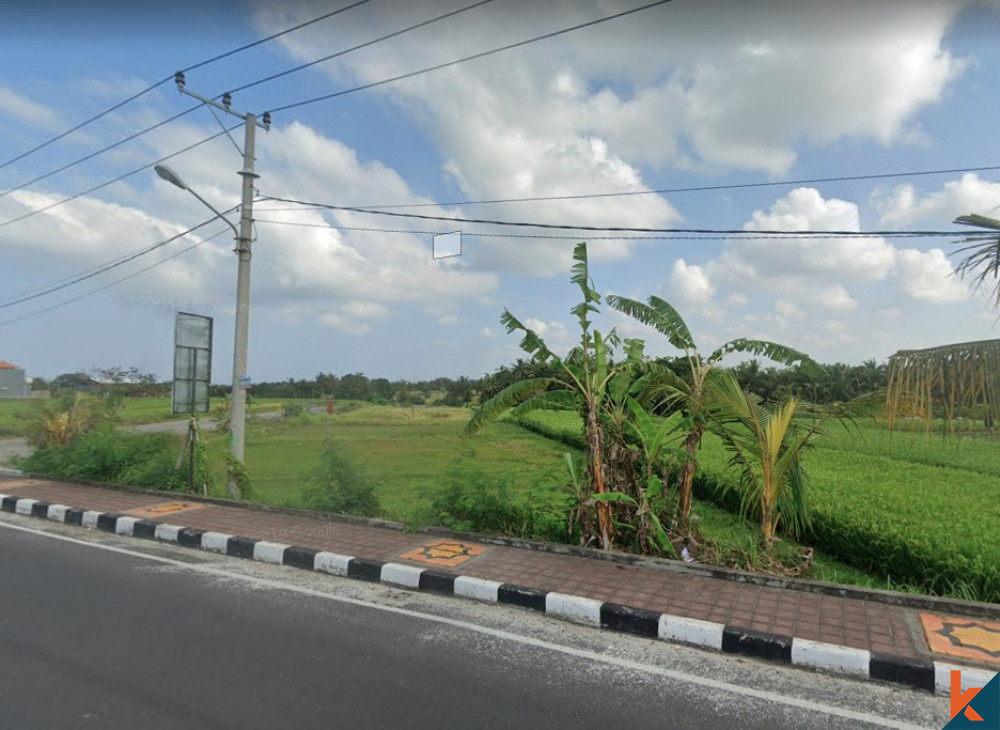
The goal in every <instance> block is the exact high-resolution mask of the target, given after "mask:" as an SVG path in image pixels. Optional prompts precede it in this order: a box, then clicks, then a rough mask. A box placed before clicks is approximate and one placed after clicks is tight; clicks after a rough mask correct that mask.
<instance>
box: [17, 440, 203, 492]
mask: <svg viewBox="0 0 1000 730" xmlns="http://www.w3.org/2000/svg"><path fill="white" fill-rule="evenodd" d="M182 447H183V439H181V438H179V437H177V436H176V435H174V434H164V433H156V434H147V433H143V434H139V433H127V432H121V431H117V430H116V429H115V428H114V426H113V425H112V424H111V423H105V424H102V425H100V426H97V427H96V428H95V429H94V430H92V431H90V432H88V433H85V434H83V435H80V436H78V437H76V438H74V439H72V440H71V441H69V442H68V443H66V444H62V445H51V446H46V447H43V448H40V449H37V450H36V451H35V452H34V453H33V454H32V455H31V456H29V457H27V458H25V459H18V460H17V462H16V464H15V465H16V466H17V468H19V469H23V470H24V471H26V472H29V473H32V474H44V475H46V476H51V477H54V478H57V479H58V478H65V479H82V480H90V481H99V482H108V483H111V484H128V485H131V486H136V487H150V488H153V489H164V490H171V491H174V490H177V491H179V490H184V489H186V488H187V474H188V472H187V469H175V468H174V466H175V464H176V461H177V457H178V454H179V453H180V450H181V448H182Z"/></svg>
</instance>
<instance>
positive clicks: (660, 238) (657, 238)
mask: <svg viewBox="0 0 1000 730" xmlns="http://www.w3.org/2000/svg"><path fill="white" fill-rule="evenodd" d="M254 222H255V223H265V224H270V225H277V226H299V227H302V228H325V229H333V230H337V231H360V232H364V233H405V234H409V235H411V236H440V235H441V234H446V233H454V231H417V230H410V229H403V228H366V227H362V226H340V225H336V224H332V223H302V222H299V221H275V220H267V219H261V218H256V219H255V220H254ZM462 235H463V236H471V237H473V238H527V239H542V240H547V241H579V240H580V237H579V236H553V235H544V234H540V233H538V234H532V233H479V232H478V231H462ZM728 238H729V236H687V235H677V236H587V240H588V241H713V240H717V241H722V240H726V239H728ZM759 238H771V237H770V236H759Z"/></svg>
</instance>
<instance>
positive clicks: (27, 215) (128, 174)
mask: <svg viewBox="0 0 1000 730" xmlns="http://www.w3.org/2000/svg"><path fill="white" fill-rule="evenodd" d="M239 126H240V125H239V124H234V125H233V126H232V127H228V128H225V129H223V130H222V131H221V132H216V133H215V134H213V135H211V136H208V137H205V138H204V139H202V140H200V141H198V142H195V143H194V144H190V145H188V146H187V147H185V148H184V149H181V150H177V151H176V152H171V153H170V154H169V155H167V156H166V157H161V158H160V159H158V160H154V161H153V162H150V163H148V164H145V165H142V166H141V167H136V168H135V169H133V170H130V171H129V172H126V173H123V174H121V175H119V176H118V177H115V178H112V179H111V180H106V181H105V182H102V183H100V184H98V185H94V186H93V187H90V188H87V189H86V190H81V191H80V192H79V193H76V194H74V195H70V196H68V197H66V198H62V199H60V200H57V201H56V202H54V203H49V204H48V205H45V206H42V207H41V208H35V209H34V210H30V211H28V212H27V213H22V214H21V215H19V216H17V217H15V218H9V219H7V220H5V221H0V228H3V227H4V226H9V225H10V224H11V223H17V222H18V221H23V220H24V219H26V218H31V217H32V216H35V215H38V214H39V213H44V212H46V211H48V210H52V209H53V208H56V207H58V206H60V205H63V204H64V203H68V202H70V201H72V200H76V199H77V198H81V197H83V196H84V195H89V194H90V193H93V192H96V191H97V190H101V189H102V188H106V187H108V186H109V185H113V184H114V183H116V182H121V181H122V180H124V179H125V178H128V177H131V176H132V175H135V174H137V173H140V172H142V171H143V170H148V169H149V168H151V167H155V166H156V165H159V164H160V163H161V162H166V161H167V160H169V159H172V158H174V157H177V155H182V154H184V153H185V152H190V151H191V150H193V149H195V148H196V147H200V146H201V145H203V144H205V143H206V142H211V141H212V140H213V139H218V138H219V137H221V136H222V135H224V134H228V133H229V132H231V131H233V130H234V129H236V128H238V127H239Z"/></svg>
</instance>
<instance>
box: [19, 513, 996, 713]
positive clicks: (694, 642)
mask: <svg viewBox="0 0 1000 730" xmlns="http://www.w3.org/2000/svg"><path fill="white" fill-rule="evenodd" d="M0 511H2V512H9V513H11V514H18V515H22V516H26V517H36V518H39V519H46V520H51V521H54V522H59V523H61V524H65V525H72V526H77V527H86V528H93V529H98V530H101V531H102V532H109V533H112V534H115V535H122V536H126V537H135V538H140V539H146V540H156V541H160V542H169V543H174V544H176V545H180V546H183V547H190V548H195V549H200V550H204V551H206V552H214V553H219V554H223V555H228V556H230V557H235V558H244V559H247V560H256V561H258V562H263V563H271V564H275V565H286V566H290V567H294V568H300V569H303V570H311V571H314V572H318V573H326V574H329V575H334V576H339V577H344V578H353V579H355V580H363V581H368V582H371V583H384V584H386V585H391V586H395V587H399V588H408V589H411V590H420V591H428V592H432V593H438V594H444V595H453V596H459V597H462V598H468V599H471V600H475V601H481V602H484V603H497V604H507V605H512V606H519V607H522V608H526V609H529V610H534V611H538V612H540V613H544V614H546V615H551V616H554V617H556V618H560V619H563V620H566V621H571V622H573V623H577V624H583V625H588V626H593V627H595V628H603V629H608V630H610V631H616V632H619V633H625V634H631V635H634V636H641V637H645V638H651V639H659V640H663V641H669V642H673V643H679V644H685V645H688V646H694V647H698V648H702V649H712V650H715V651H721V652H723V653H727V654H742V655H745V656H752V657H757V658H760V659H768V660H772V661H778V662H782V663H784V664H791V665H794V666H799V667H804V668H807V669H813V670H818V671H822V672H829V673H833V674H840V675H847V676H851V677H855V678H860V679H869V680H878V681H883V682H890V683H894V684H901V685H906V686H909V687H914V688H917V689H923V690H927V691H929V692H932V693H937V694H948V692H949V691H950V677H951V674H950V673H951V671H952V670H961V671H962V684H963V686H965V685H968V686H970V687H977V686H978V687H982V686H984V685H985V684H986V683H987V682H988V681H989V680H990V679H991V678H992V676H993V674H994V672H991V671H989V670H986V669H981V668H974V667H965V666H958V665H953V664H950V663H945V662H940V661H932V660H930V659H912V658H907V657H897V656H892V655H885V654H877V653H873V652H870V651H868V650H866V649H855V648H851V647H846V646H840V645H838V644H829V643H824V642H819V641H811V640H808V639H799V638H795V637H787V636H778V635H775V634H766V633H760V632H756V631H750V630H748V629H743V628H734V627H730V626H726V625H724V624H720V623H717V622H712V621H702V620H700V619H692V618H684V617H680V616H673V615H670V614H666V613H657V612H655V611H649V610H647V609H641V608H633V607H631V606H625V605H622V604H617V603H608V602H604V601H599V600H596V599H593V598H586V597H584V596H575V595H569V594H565V593H558V592H555V591H545V590H540V589H537V588H530V587H526V586H519V585H513V584H510V583H500V582H497V581H492V580H487V579H484V578H474V577H471V576H459V575H454V574H452V573H445V572H443V571H436V570H433V569H429V568H418V567H416V566H413V565H405V564H402V563H393V562H382V561H378V560H369V559H366V558H357V557H353V556H350V555H341V554H339V553H331V552H325V551H321V550H313V549H311V548H305V547H300V546H296V545H286V544H284V543H276V542H269V541H267V540H258V539H256V538H250V537H242V536H239V535H230V534H226V533H221V532H212V531H205V530H196V529H193V528H189V527H184V526H182V525H173V524H167V523H158V522H151V521H149V520H143V519H139V518H136V517H130V516H127V515H122V514H116V513H109V512H98V511H94V510H83V509H78V508H75V507H70V506H67V505H63V504H49V503H47V502H42V501H40V500H36V499H30V498H26V497H17V496H14V495H7V494H0Z"/></svg>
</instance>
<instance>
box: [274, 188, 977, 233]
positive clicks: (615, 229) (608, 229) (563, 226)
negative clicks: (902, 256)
mask: <svg viewBox="0 0 1000 730" xmlns="http://www.w3.org/2000/svg"><path fill="white" fill-rule="evenodd" d="M260 199H261V200H276V201H279V202H282V203H291V204H294V203H302V204H303V205H307V206H310V207H315V208H324V209H326V210H341V211H346V212H351V213H363V214H366V215H382V216H391V217H393V218H417V219H420V220H431V221H445V222H448V223H479V224H483V225H492V226H514V227H520V228H545V229H556V230H564V231H595V232H604V233H691V234H696V233H705V234H717V235H724V236H746V235H757V236H758V237H759V236H765V237H768V238H770V237H775V236H786V237H795V236H799V237H812V238H833V237H850V238H870V237H875V236H881V237H886V238H922V237H935V236H949V237H954V236H957V235H963V234H962V233H958V232H956V231H878V230H876V231H778V230H749V231H748V230H744V229H741V228H736V229H718V228H637V227H628V226H581V225H573V224H567V223H537V222H529V221H500V220H490V219H488V218H453V217H447V216H437V215H425V214H422V213H396V212H392V211H387V210H368V209H366V208H355V207H352V206H346V205H330V204H325V203H313V202H305V201H299V200H294V199H292V198H279V197H276V196H271V195H264V196H261V198H260ZM994 235H995V234H994Z"/></svg>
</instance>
